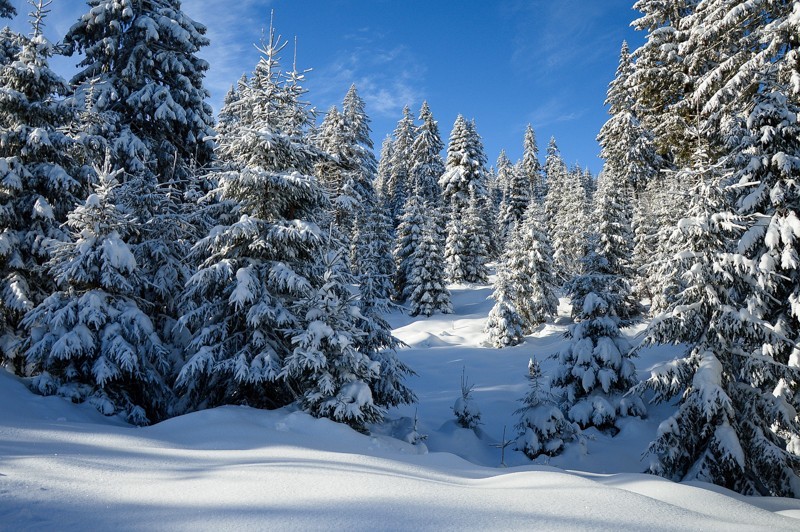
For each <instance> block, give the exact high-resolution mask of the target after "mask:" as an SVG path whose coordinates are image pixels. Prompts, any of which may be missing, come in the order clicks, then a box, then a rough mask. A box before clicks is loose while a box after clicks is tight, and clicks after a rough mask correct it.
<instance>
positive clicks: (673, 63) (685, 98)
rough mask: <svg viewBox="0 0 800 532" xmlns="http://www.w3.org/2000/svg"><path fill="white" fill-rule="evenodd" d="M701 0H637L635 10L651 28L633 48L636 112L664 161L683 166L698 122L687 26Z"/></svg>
mask: <svg viewBox="0 0 800 532" xmlns="http://www.w3.org/2000/svg"><path fill="white" fill-rule="evenodd" d="M699 1H700V0H667V1H664V0H638V1H637V2H636V3H635V4H634V5H633V9H635V10H638V11H640V12H641V13H642V16H641V17H639V18H638V19H636V20H634V21H633V22H632V24H631V25H632V26H633V27H634V28H636V29H637V30H639V31H644V32H647V35H646V36H645V42H644V44H643V45H642V46H641V47H639V48H638V49H637V50H635V51H634V52H633V58H634V59H635V68H634V72H633V75H632V76H631V77H630V78H629V80H630V81H629V84H630V89H631V90H632V91H633V94H634V96H635V102H636V105H635V107H634V109H633V111H634V113H635V114H636V115H637V116H638V117H639V119H640V121H641V123H642V125H643V127H644V129H645V130H647V131H651V132H652V133H653V136H654V142H655V144H656V146H657V152H658V153H659V155H661V156H662V157H663V159H664V162H665V163H674V164H677V165H679V166H683V165H685V164H686V163H687V161H688V160H689V159H690V156H691V152H692V148H693V147H694V143H693V139H692V136H691V135H687V132H690V131H691V130H692V127H694V126H695V125H696V122H695V119H694V115H695V112H696V108H695V107H694V106H693V105H691V104H690V103H689V95H690V93H691V91H692V88H693V87H694V84H695V79H696V75H695V74H693V73H692V72H691V70H690V67H689V62H688V61H687V60H686V59H687V58H686V54H687V50H686V47H685V46H686V41H687V40H688V33H687V26H688V25H689V24H690V22H691V19H692V15H693V12H694V10H695V7H696V6H697V4H698V3H699Z"/></svg>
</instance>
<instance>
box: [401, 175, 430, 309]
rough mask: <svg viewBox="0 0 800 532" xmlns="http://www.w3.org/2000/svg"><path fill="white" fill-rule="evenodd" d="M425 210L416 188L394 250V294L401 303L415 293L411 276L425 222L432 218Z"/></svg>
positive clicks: (406, 208)
mask: <svg viewBox="0 0 800 532" xmlns="http://www.w3.org/2000/svg"><path fill="white" fill-rule="evenodd" d="M424 209H425V205H424V204H423V203H422V198H420V196H419V194H418V193H417V188H416V187H415V189H414V190H413V191H412V193H411V194H409V195H408V197H407V198H406V204H405V206H404V208H403V216H402V217H401V218H400V225H398V227H397V239H396V245H395V249H394V261H395V270H394V293H395V296H396V298H397V299H398V300H400V301H405V300H406V299H408V296H410V295H411V292H412V291H413V288H412V285H411V284H410V276H411V271H412V270H413V269H414V264H415V260H416V259H415V258H414V256H415V253H416V252H417V248H419V246H420V244H421V242H422V233H423V231H424V225H425V220H426V219H427V218H428V217H429V216H430V213H428V216H427V217H426V215H425V212H424Z"/></svg>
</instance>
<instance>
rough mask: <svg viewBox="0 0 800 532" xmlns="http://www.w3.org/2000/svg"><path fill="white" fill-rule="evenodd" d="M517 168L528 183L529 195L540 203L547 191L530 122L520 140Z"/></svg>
mask: <svg viewBox="0 0 800 532" xmlns="http://www.w3.org/2000/svg"><path fill="white" fill-rule="evenodd" d="M519 169H520V171H521V172H522V174H523V175H524V176H525V177H527V179H528V182H529V183H530V197H531V198H532V199H534V200H536V201H538V202H539V203H542V202H543V201H544V197H545V194H546V193H547V186H546V183H545V181H544V175H543V168H542V163H540V162H539V147H538V146H537V145H536V133H534V131H533V127H532V126H531V125H530V124H528V127H526V128H525V138H524V139H523V142H522V160H521V161H520V168H519Z"/></svg>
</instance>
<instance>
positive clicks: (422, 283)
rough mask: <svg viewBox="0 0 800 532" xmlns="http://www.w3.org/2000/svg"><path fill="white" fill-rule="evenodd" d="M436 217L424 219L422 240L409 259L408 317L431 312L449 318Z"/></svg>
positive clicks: (447, 294)
mask: <svg viewBox="0 0 800 532" xmlns="http://www.w3.org/2000/svg"><path fill="white" fill-rule="evenodd" d="M437 218H438V213H437V212H435V209H434V212H433V215H432V216H429V217H427V218H426V220H425V223H424V225H423V232H422V240H421V241H420V243H419V245H418V246H417V248H416V250H414V254H413V255H412V259H413V267H412V270H411V273H410V274H409V278H408V288H409V291H410V295H409V302H410V304H411V315H412V316H417V315H419V314H422V315H423V316H431V315H432V314H433V313H434V312H441V313H442V314H450V313H452V312H453V306H452V304H451V303H450V290H448V288H447V283H446V282H445V262H444V256H443V255H442V251H441V248H440V246H439V240H440V239H439V232H438V230H437V228H436V226H435V224H436V223H437Z"/></svg>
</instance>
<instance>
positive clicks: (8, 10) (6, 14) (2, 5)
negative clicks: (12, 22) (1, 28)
mask: <svg viewBox="0 0 800 532" xmlns="http://www.w3.org/2000/svg"><path fill="white" fill-rule="evenodd" d="M16 14H17V10H16V9H14V6H13V5H11V2H10V1H9V0H0V17H3V18H12V17H14V16H16Z"/></svg>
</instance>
